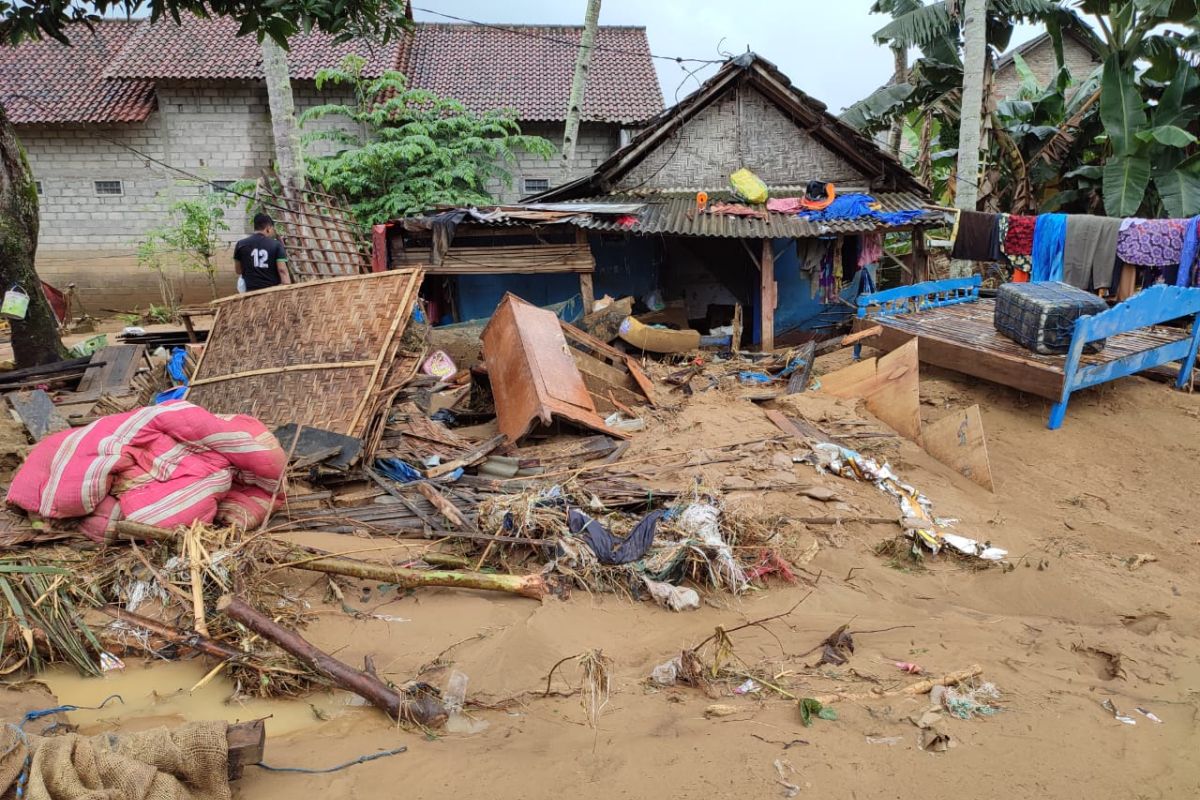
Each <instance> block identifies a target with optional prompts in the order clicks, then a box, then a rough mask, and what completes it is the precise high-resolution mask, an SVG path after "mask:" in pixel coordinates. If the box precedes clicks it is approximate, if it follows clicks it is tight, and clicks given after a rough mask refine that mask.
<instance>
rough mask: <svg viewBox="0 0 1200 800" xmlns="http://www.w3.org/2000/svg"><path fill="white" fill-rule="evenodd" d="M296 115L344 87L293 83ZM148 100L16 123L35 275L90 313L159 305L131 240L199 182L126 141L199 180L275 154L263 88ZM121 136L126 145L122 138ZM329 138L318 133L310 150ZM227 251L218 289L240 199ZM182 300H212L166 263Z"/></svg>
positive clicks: (167, 92) (606, 140) (597, 143)
mask: <svg viewBox="0 0 1200 800" xmlns="http://www.w3.org/2000/svg"><path fill="white" fill-rule="evenodd" d="M293 93H294V96H295V100H296V112H297V114H299V113H301V112H303V111H304V110H305V109H307V108H311V107H313V106H315V105H318V104H321V103H327V102H339V103H340V102H350V100H351V96H350V94H349V92H347V91H343V90H340V89H339V90H333V91H328V92H318V91H317V90H316V87H315V86H313V85H312V84H296V85H295V86H293ZM157 94H158V110H157V111H155V112H154V113H153V114H152V115H151V116H150V118H149V119H148V120H147V121H146V122H145V123H137V124H128V125H107V126H96V125H93V126H23V127H22V128H21V129H20V131H19V135H20V138H21V141H22V143H23V144H24V146H25V148H26V151H27V153H28V155H29V161H30V165H31V166H32V168H33V173H34V178H35V179H36V180H39V181H41V182H42V195H41V198H40V199H41V230H40V233H39V237H38V255H37V264H38V270H39V273H40V274H41V275H42V277H43V278H45V279H46V280H47V281H49V282H50V283H53V284H55V285H61V286H64V287H65V286H66V284H68V283H74V284H76V286H77V288H78V289H79V292H80V296H81V297H82V298H83V301H84V303H85V305H86V306H87V307H88V309H89V311H90V312H92V313H95V312H96V310H97V309H99V308H123V309H130V308H133V307H135V306H140V307H142V308H145V307H146V306H147V305H149V304H150V303H155V304H157V303H160V302H161V300H160V293H159V289H158V283H157V277H156V276H155V274H154V273H153V272H152V271H150V270H148V269H145V268H142V267H139V266H138V265H137V257H136V251H137V246H138V244H139V243H140V242H141V241H142V240H143V239H144V237H145V234H146V232H147V231H148V230H150V229H151V228H154V227H157V226H159V225H161V224H163V223H164V222H165V221H166V218H167V215H168V211H169V208H170V205H171V203H172V202H174V201H175V200H176V199H178V198H180V197H183V196H187V195H194V194H196V193H197V192H201V191H207V188H206V187H204V186H202V185H200V184H198V183H196V182H194V181H189V180H187V179H186V178H184V177H183V176H181V175H179V174H177V173H175V172H173V171H171V170H169V169H167V168H165V167H163V166H161V165H158V164H155V163H153V162H152V161H149V160H147V159H146V158H143V157H141V156H139V155H137V154H136V153H133V152H131V150H129V149H128V148H134V149H136V150H138V151H140V152H141V153H144V154H146V155H147V156H150V157H153V158H155V159H158V160H160V161H163V162H166V163H167V164H171V165H174V166H176V167H178V168H180V169H183V170H186V171H187V172H189V173H192V174H195V175H197V176H199V177H200V178H203V179H204V180H208V181H236V180H241V179H244V178H250V179H254V178H258V177H259V176H260V175H261V174H262V172H263V170H265V169H268V168H269V167H270V166H271V164H272V161H273V158H274V146H273V141H272V136H271V122H270V113H269V107H268V102H267V93H266V88H265V86H263V85H261V84H249V83H245V82H242V83H228V84H214V83H209V82H205V83H187V82H180V83H164V84H160V85H159V86H158V87H157ZM310 125H311V127H316V128H324V129H329V128H333V127H342V128H346V129H352V127H353V123H351V122H349V120H346V119H344V118H340V117H326V118H325V119H322V120H319V121H316V122H314V123H310ZM522 127H523V131H524V132H525V133H528V134H532V135H537V136H544V137H546V138H547V139H549V140H550V141H552V142H554V143H555V145H556V146H557V145H559V144H560V143H561V142H562V125H554V124H534V123H530V124H527V125H524V126H522ZM618 136H619V128H618V126H616V125H606V124H600V123H585V124H583V125H582V126H581V128H580V139H579V145H578V147H577V149H576V157H575V162H574V164H573V168H572V171H571V176H570V177H572V178H574V177H578V176H579V175H582V174H585V173H586V172H589V171H591V170H592V169H593V168H594V167H595V166H596V165H597V164H599V163H600V162H601V161H603V160H604V159H605V158H607V157H608V156H609V155H610V154H611V153H612V152H613V151H614V150H615V149H616V148H617V143H618ZM122 145H125V146H124V147H123V146H122ZM331 146H332V145H330V144H327V143H318V144H316V145H315V147H314V149H316V150H318V151H319V150H320V149H328V148H329V147H331ZM510 170H511V171H512V173H513V183H512V186H511V187H503V186H501V185H500V184H498V183H497V184H496V185H495V186H493V187H492V191H493V193H494V194H496V196H497V197H498V198H499V199H500V200H501V201H503V202H513V201H516V200H518V199H519V198H520V197H521V196H523V194H524V191H523V186H522V178H525V177H530V178H547V179H548V180H549V181H550V185H556V184H557V183H559V182H561V181H562V179H563V176H562V175H561V172H560V167H559V161H558V159H557V157H554V158H551V159H549V160H543V159H541V158H539V157H537V156H532V155H529V154H520V155H519V156H518V160H517V162H516V163H514V164H512V165H510ZM100 180H119V181H121V182H122V188H123V194H121V195H120V196H102V195H97V194H96V192H95V187H94V182H95V181H100ZM226 219H227V221H228V223H229V227H230V230H229V231H228V232H227V233H226V234H225V235H224V237H223V238H224V239H225V240H226V243H227V244H228V245H229V247H228V249H227V250H226V251H225V252H223V253H222V254H221V255H220V256H218V265H219V268H220V270H221V281H220V284H219V290H220V292H221V293H222V294H228V293H229V292H232V291H233V284H234V277H233V267H232V259H233V256H232V244H233V243H234V242H235V241H236V240H237V239H239V238H241V237H242V236H245V235H246V233H247V232H248V231H249V224H248V220H247V219H246V214H245V213H244V207H243V206H238V207H235V208H231V209H230V210H229V212H228V214H227V218H226ZM172 274H173V276H174V279H175V280H176V281H178V283H179V286H180V287H181V289H182V291H183V296H184V302H186V303H199V302H205V301H207V300H208V299H210V296H211V295H210V292H209V288H208V283H207V280H206V279H205V277H204V276H203V275H202V274H196V273H184V272H181V271H179V270H173V271H172Z"/></svg>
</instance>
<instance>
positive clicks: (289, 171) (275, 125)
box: [262, 36, 304, 189]
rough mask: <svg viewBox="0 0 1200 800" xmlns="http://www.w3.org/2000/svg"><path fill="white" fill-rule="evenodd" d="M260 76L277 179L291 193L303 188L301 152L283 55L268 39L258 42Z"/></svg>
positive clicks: (285, 54)
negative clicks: (272, 139)
mask: <svg viewBox="0 0 1200 800" xmlns="http://www.w3.org/2000/svg"><path fill="white" fill-rule="evenodd" d="M262 59H263V74H264V76H265V77H266V82H267V101H268V103H269V104H270V107H271V134H272V136H273V137H274V139H275V164H276V167H277V169H278V170H279V177H280V179H281V180H283V182H284V183H285V184H286V185H287V186H290V187H292V188H293V189H303V188H304V150H303V146H302V144H301V141H300V127H299V126H298V125H297V124H296V103H295V100H294V99H293V98H292V81H291V78H290V77H289V76H288V63H287V53H285V52H284V50H283V48H281V47H280V46H279V45H278V44H276V43H275V40H274V39H272V38H271V37H270V36H267V37H265V38H263V41H262Z"/></svg>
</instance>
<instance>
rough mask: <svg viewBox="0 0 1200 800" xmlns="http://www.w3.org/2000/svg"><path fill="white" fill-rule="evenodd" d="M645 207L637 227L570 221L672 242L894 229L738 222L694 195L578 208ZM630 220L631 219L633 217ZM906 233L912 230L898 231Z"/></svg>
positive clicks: (775, 219) (783, 218) (898, 206)
mask: <svg viewBox="0 0 1200 800" xmlns="http://www.w3.org/2000/svg"><path fill="white" fill-rule="evenodd" d="M872 196H873V197H874V198H875V199H876V200H878V201H879V203H880V206H881V208H880V210H881V211H919V210H922V209H925V204H926V201H925V200H924V199H922V198H921V197H919V196H918V195H916V194H914V193H912V192H898V193H894V194H878V193H877V194H874V195H872ZM635 200H636V201H641V202H642V203H644V208H642V210H641V211H640V212H639V213H638V214H637V221H636V222H634V223H632V224H629V220H628V218H624V219H622V218H614V217H597V216H585V217H577V218H574V219H572V223H573V224H575V225H578V226H579V227H581V228H587V229H590V230H597V231H616V232H628V233H636V234H641V235H648V234H670V235H674V236H720V237H727V238H749V239H761V238H795V239H806V238H813V237H817V236H829V235H836V234H839V233H870V232H873V231H879V232H886V231H889V230H892V229H893V226H890V225H885V224H882V223H880V222H878V221H876V220H873V219H854V220H849V219H847V220H836V221H832V222H810V221H809V220H806V219H803V218H802V217H798V216H796V215H794V214H777V213H767V215H766V217H767V218H766V219H759V218H755V217H734V216H727V215H723V214H707V213H697V212H696V197H695V195H694V194H680V195H659V196H656V197H636V198H634V197H624V196H621V195H606V196H603V197H593V198H584V199H582V200H580V201H579V202H580V203H598V202H609V203H613V202H633V201H635ZM630 216H632V215H630ZM945 221H946V220H945V215H944V214H943V213H942V212H940V211H932V210H929V211H928V213H927V215H926V217H923V218H921V219H920V220H918V221H917V222H916V223H915V224H918V225H927V226H936V225H942V224H944V223H945ZM898 227H901V228H907V227H909V226H907V225H904V226H898Z"/></svg>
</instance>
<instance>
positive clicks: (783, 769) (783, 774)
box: [775, 758, 800, 797]
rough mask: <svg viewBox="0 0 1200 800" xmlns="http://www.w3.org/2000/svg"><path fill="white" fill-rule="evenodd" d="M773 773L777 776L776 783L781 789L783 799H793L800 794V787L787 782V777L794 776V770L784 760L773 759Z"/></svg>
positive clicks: (789, 763)
mask: <svg viewBox="0 0 1200 800" xmlns="http://www.w3.org/2000/svg"><path fill="white" fill-rule="evenodd" d="M775 772H776V774H778V775H779V779H778V783H779V785H780V786H782V787H783V796H784V797H795V796H796V795H798V794H800V787H799V786H797V785H796V784H794V783H789V782H788V776H789V775H795V774H796V768H795V767H793V766H792V765H791V762H789V761H788V760H787V759H786V758H777V759H775Z"/></svg>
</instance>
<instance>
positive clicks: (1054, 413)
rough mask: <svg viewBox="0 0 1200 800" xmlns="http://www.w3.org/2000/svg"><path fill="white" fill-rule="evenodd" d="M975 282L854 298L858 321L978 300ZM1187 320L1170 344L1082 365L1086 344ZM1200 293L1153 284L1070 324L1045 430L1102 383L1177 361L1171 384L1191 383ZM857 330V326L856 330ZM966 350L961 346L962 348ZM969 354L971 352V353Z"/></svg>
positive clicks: (1199, 341) (1199, 336) (1198, 342)
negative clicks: (1075, 395) (1185, 332)
mask: <svg viewBox="0 0 1200 800" xmlns="http://www.w3.org/2000/svg"><path fill="white" fill-rule="evenodd" d="M980 282H981V281H980V278H979V276H978V275H974V276H972V277H970V278H952V279H950V280H944V281H929V282H926V283H918V284H915V285H912V286H901V287H898V288H896V289H887V290H885V291H882V292H875V293H874V294H864V295H859V297H858V317H859V319H860V320H867V319H870V320H871V321H872V322H873V323H876V324H884V325H885V326H886V320H887V318H888V317H892V316H897V315H901V314H914V315H916V314H920V313H921V312H922V311H927V310H930V309H936V308H944V307H946V306H953V305H957V304H960V303H973V302H977V301H978V300H979V286H980ZM1183 317H1191V318H1192V319H1191V334H1190V335H1189V336H1185V337H1183V338H1180V339H1176V340H1174V341H1169V342H1164V343H1163V344H1160V345H1157V346H1154V347H1149V348H1147V349H1143V350H1138V351H1136V352H1133V353H1130V354H1127V355H1123V356H1120V357H1118V358H1114V359H1111V360H1108V361H1104V362H1102V363H1095V364H1085V363H1081V361H1082V358H1083V348H1084V346H1085V345H1086V344H1087V343H1088V342H1094V341H1096V340H1098V339H1111V338H1112V337H1115V336H1117V335H1119V334H1122V333H1129V332H1132V331H1136V330H1138V329H1139V328H1147V327H1150V326H1152V325H1158V324H1160V323H1163V322H1168V321H1170V320H1176V319H1180V318H1183ZM1198 322H1200V288H1195V289H1193V288H1183V287H1179V286H1166V285H1162V284H1159V285H1156V286H1151V287H1150V288H1148V289H1145V290H1143V291H1141V292H1139V293H1138V294H1135V295H1134V296H1133V297H1131V298H1129V299H1128V300H1126V301H1124V302H1123V303H1118V304H1117V305H1115V306H1113V307H1112V308H1110V309H1108V310H1107V311H1103V312H1101V313H1099V314H1095V315H1091V316H1086V317H1080V318H1079V319H1078V320H1076V322H1075V330H1074V332H1073V334H1072V336H1071V346H1070V349H1069V350H1068V351H1067V353H1066V361H1065V363H1064V365H1063V367H1062V374H1063V380H1062V393H1061V397H1060V398H1059V400H1058V402H1057V403H1055V404H1054V406H1053V407H1052V408H1051V410H1050V418H1049V420H1048V422H1047V425H1046V426H1047V427H1048V428H1050V429H1051V430H1056V429H1057V428H1059V427H1061V426H1062V423H1063V418H1064V417H1065V416H1066V413H1067V403H1068V401H1069V400H1070V399H1071V394H1072V392H1076V391H1078V390H1080V389H1086V388H1088V387H1090V386H1097V385H1099V384H1101V383H1106V382H1107V381H1111V380H1115V379H1117V378H1122V377H1125V376H1126V375H1133V374H1134V373H1136V372H1141V371H1143V370H1146V369H1150V368H1152V367H1156V366H1159V365H1162V364H1168V363H1170V362H1172V361H1182V364H1181V366H1180V369H1179V377H1178V379H1177V380H1176V382H1175V385H1176V387H1177V388H1180V389H1182V388H1183V387H1184V386H1186V385H1187V384H1188V380H1189V379H1190V378H1191V374H1192V369H1193V368H1194V367H1195V365H1196V351H1197V348H1198V347H1200V324H1198ZM859 327H862V326H861V325H860V326H859ZM966 347H967V346H966V345H964V348H966ZM971 349H974V348H971ZM860 355H861V347H860V346H857V345H856V346H855V348H854V357H855V358H856V359H857V358H859V357H860Z"/></svg>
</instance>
